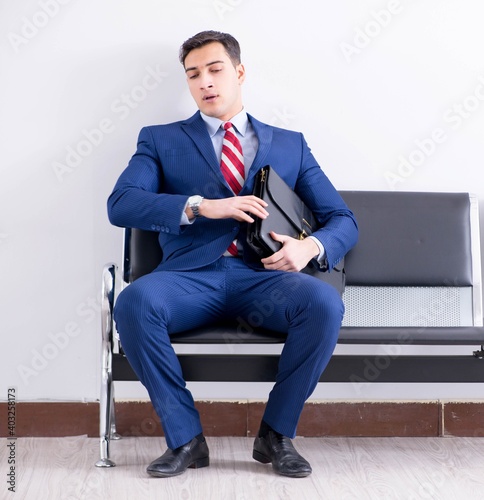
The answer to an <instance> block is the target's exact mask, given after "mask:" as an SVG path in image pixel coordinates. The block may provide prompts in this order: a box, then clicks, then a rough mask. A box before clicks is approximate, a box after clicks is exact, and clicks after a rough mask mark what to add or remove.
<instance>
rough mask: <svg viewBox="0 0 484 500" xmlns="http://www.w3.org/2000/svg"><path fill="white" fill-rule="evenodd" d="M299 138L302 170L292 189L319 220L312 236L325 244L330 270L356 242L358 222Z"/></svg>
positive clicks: (302, 139)
mask: <svg viewBox="0 0 484 500" xmlns="http://www.w3.org/2000/svg"><path fill="white" fill-rule="evenodd" d="M301 141H302V159H301V169H300V172H299V176H298V179H297V182H296V186H295V191H296V192H297V193H298V194H299V196H300V197H301V198H302V199H303V200H304V202H305V203H306V204H307V205H308V207H309V208H310V209H311V210H312V211H313V213H314V215H315V216H316V218H317V219H318V221H319V223H320V228H319V229H318V230H317V231H315V232H314V233H313V236H314V237H315V238H317V239H318V240H319V241H320V242H321V243H322V245H323V246H324V249H325V252H326V254H325V255H326V262H327V268H328V269H329V270H331V269H332V268H333V267H334V266H335V265H336V264H337V263H338V262H339V261H340V260H341V259H342V258H343V257H344V256H345V254H346V253H347V252H348V251H349V250H350V249H351V248H352V247H353V246H354V245H355V244H356V242H357V240H358V225H357V222H356V219H355V216H354V215H353V212H352V211H351V210H350V209H349V208H348V206H347V205H346V203H345V202H344V201H343V199H342V198H341V196H340V194H339V193H338V191H337V190H336V189H335V187H334V186H333V184H332V183H331V181H330V180H329V179H328V177H327V176H326V174H325V173H324V172H323V170H322V169H321V167H320V166H319V165H318V163H317V162H316V160H315V158H314V156H313V155H312V153H311V150H310V149H309V147H308V145H307V144H306V141H305V139H304V137H303V136H302V135H301Z"/></svg>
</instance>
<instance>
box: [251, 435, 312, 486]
mask: <svg viewBox="0 0 484 500" xmlns="http://www.w3.org/2000/svg"><path fill="white" fill-rule="evenodd" d="M252 457H253V458H254V459H255V460H257V461H258V462H262V463H263V464H268V463H272V468H273V469H274V470H275V471H276V472H277V473H279V474H281V475H283V476H288V477H306V476H309V474H311V472H312V471H313V470H312V469H311V466H310V465H309V462H308V461H307V460H306V459H304V458H303V457H301V455H299V453H298V452H297V451H296V450H295V448H294V446H293V444H292V442H291V440H290V439H289V438H288V437H286V436H283V435H282V434H279V433H278V432H275V431H273V430H270V431H269V432H268V433H267V435H266V436H264V437H260V436H258V437H256V438H255V442H254V451H253V452H252Z"/></svg>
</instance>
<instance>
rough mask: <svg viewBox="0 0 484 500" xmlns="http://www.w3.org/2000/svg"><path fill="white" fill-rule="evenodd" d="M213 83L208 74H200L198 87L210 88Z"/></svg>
mask: <svg viewBox="0 0 484 500" xmlns="http://www.w3.org/2000/svg"><path fill="white" fill-rule="evenodd" d="M212 86H213V83H212V78H211V77H210V75H202V78H201V79H200V88H201V89H202V90H203V89H210V88H212Z"/></svg>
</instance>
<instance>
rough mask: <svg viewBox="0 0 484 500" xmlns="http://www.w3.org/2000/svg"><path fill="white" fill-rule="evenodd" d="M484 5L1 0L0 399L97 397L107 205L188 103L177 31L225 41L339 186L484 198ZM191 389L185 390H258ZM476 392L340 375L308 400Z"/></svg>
mask: <svg viewBox="0 0 484 500" xmlns="http://www.w3.org/2000/svg"><path fill="white" fill-rule="evenodd" d="M483 16H484V6H483V4H482V2H481V1H479V0H446V1H445V0H421V1H418V0H400V1H398V0H391V1H388V0H367V1H361V0H339V1H338V2H335V1H328V0H324V1H321V0H308V1H305V2H294V1H291V0H266V1H257V2H256V1H255V0H176V1H175V0H171V1H170V0H163V1H160V0H158V1H156V0H138V1H136V2H134V1H132V2H129V1H126V0H124V1H121V0H102V1H94V0H84V1H80V0H77V1H76V0H70V1H68V0H62V1H61V0H24V1H23V2H1V3H0V28H1V33H2V37H1V39H0V57H1V62H2V64H1V68H2V77H1V79H0V110H1V125H0V127H1V128H0V141H1V151H2V156H3V161H2V163H1V167H0V168H1V172H2V180H1V183H0V189H1V193H0V200H1V211H0V214H1V215H0V262H1V266H2V272H1V286H0V293H1V297H0V300H1V307H2V314H1V315H0V324H1V334H2V345H3V348H2V349H1V352H2V354H1V360H0V369H1V377H0V379H1V388H0V398H2V399H5V398H6V394H7V387H9V386H15V387H17V394H18V398H19V399H20V400H49V399H50V400H75V401H82V400H88V401H92V400H96V399H97V398H98V394H99V388H98V384H99V373H98V372H99V343H100V331H99V324H100V320H99V303H98V300H97V294H98V289H99V286H100V274H101V269H102V266H103V265H104V264H105V263H106V262H108V261H113V260H114V261H117V262H119V260H120V255H121V250H120V246H121V237H122V233H121V230H119V229H117V228H114V227H112V226H110V224H109V222H108V220H107V217H106V209H105V201H106V198H107V196H108V195H109V193H110V191H111V189H112V187H113V185H114V182H115V181H116V179H117V177H118V175H119V174H120V172H121V170H122V169H123V168H124V167H125V165H126V164H127V162H128V160H129V158H130V156H131V155H132V153H133V152H134V149H135V145H136V138H137V134H138V132H139V129H140V128H141V127H142V126H143V125H148V124H154V123H161V122H169V121H173V120H177V119H182V118H185V117H187V116H189V115H191V114H192V113H193V112H194V111H195V105H194V103H193V102H192V100H191V97H190V96H189V93H188V91H187V89H186V85H185V81H184V75H183V71H182V68H181V65H180V64H179V63H178V59H177V53H178V47H179V46H180V44H181V43H182V42H183V41H184V40H185V39H186V38H188V37H189V36H191V35H193V34H195V33H196V32H198V31H201V30H205V29H219V30H223V31H228V32H230V33H232V34H234V35H235V36H236V37H237V38H238V39H239V41H240V42H241V45H242V51H243V60H244V62H245V65H246V68H247V81H246V84H245V102H246V107H247V109H248V111H249V112H251V113H252V114H253V115H255V116H256V117H258V118H259V119H260V120H262V121H267V122H271V123H274V124H276V125H279V126H283V127H286V128H291V129H296V130H301V131H303V132H304V133H305V135H306V138H307V140H308V142H309V144H310V145H311V147H312V149H313V152H314V153H315V156H316V158H318V160H319V161H320V163H321V165H322V166H323V168H324V170H325V171H326V173H327V174H328V175H329V177H330V178H331V179H332V180H333V182H334V184H335V185H336V186H337V188H338V189H363V190H366V189H375V190H388V189H395V190H422V191H471V192H475V193H476V194H477V195H478V196H479V198H480V199H481V202H482V198H483V197H484V182H483V181H484V173H483V168H482V167H483V160H484V134H483V132H484V128H483V127H484V64H483V62H482V47H484V31H483V30H482V19H483ZM365 32H366V34H365ZM476 95H477V97H476ZM418 144H420V146H419V145H418ZM419 148H424V149H426V152H422V151H421V149H419ZM73 150H78V153H77V154H74V153H73ZM405 162H406V163H405ZM412 163H413V165H412ZM483 206H484V205H483ZM481 217H482V213H481ZM483 221H484V218H483ZM449 265H451V263H449ZM466 352H468V349H467V348H466ZM118 386H119V387H118V389H117V390H118V395H120V396H121V397H136V396H140V395H142V396H143V397H144V395H145V393H144V390H143V389H140V387H139V384H138V383H136V384H118ZM192 387H193V389H194V394H195V397H264V396H265V395H266V394H267V391H268V389H269V386H266V385H265V384H259V385H248V384H241V385H239V384H229V385H223V384H222V385H214V384H212V385H210V384H192ZM397 391H398V392H397ZM476 394H478V392H477V388H476V387H475V386H471V385H469V386H462V385H459V386H452V385H449V386H435V385H424V384H422V385H416V386H412V385H405V386H404V387H398V388H395V386H393V387H385V386H378V385H374V386H364V387H360V388H356V387H351V386H348V385H346V386H341V385H339V384H333V385H325V386H320V387H319V388H318V390H317V391H316V393H315V395H314V396H315V397H325V398H326V397H330V398H346V399H367V398H372V399H378V398H393V399H395V398H398V399H416V398H430V397H432V398H433V397H442V398H455V397H463V398H472V397H475V396H476Z"/></svg>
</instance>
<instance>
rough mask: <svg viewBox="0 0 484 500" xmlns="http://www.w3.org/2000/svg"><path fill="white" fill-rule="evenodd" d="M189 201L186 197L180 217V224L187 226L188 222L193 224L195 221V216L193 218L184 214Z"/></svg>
mask: <svg viewBox="0 0 484 500" xmlns="http://www.w3.org/2000/svg"><path fill="white" fill-rule="evenodd" d="M189 201H190V198H188V200H187V202H186V203H185V206H184V207H183V212H182V215H181V218H180V226H188V225H190V224H193V223H194V222H195V217H194V218H193V219H189V218H188V215H187V214H186V209H187V207H188V202H189Z"/></svg>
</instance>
